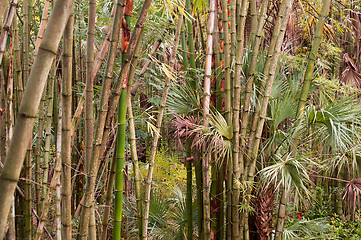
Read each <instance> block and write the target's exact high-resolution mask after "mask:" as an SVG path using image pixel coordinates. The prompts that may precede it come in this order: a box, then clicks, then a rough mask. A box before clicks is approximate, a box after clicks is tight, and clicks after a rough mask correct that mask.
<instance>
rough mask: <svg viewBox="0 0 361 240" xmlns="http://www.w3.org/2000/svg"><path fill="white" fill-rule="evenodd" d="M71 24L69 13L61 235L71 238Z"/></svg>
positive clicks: (66, 48) (64, 54)
mask: <svg viewBox="0 0 361 240" xmlns="http://www.w3.org/2000/svg"><path fill="white" fill-rule="evenodd" d="M73 25H74V16H73V14H71V15H70V17H69V21H68V23H67V25H66V28H65V31H64V52H63V78H62V89H61V90H62V94H61V96H62V115H63V116H62V137H61V162H62V173H63V174H62V178H61V185H62V192H61V195H62V196H61V199H62V206H61V211H62V214H61V216H62V220H61V222H62V237H63V239H66V240H71V239H72V223H71V208H72V205H71V195H72V189H71V143H72V142H71V137H72V136H71V127H72V125H71V117H72V116H71V110H72V75H73V73H72V59H73Z"/></svg>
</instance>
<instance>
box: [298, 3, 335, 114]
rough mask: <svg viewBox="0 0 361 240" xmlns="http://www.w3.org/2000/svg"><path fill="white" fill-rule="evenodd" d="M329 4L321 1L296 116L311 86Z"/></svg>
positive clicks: (304, 103) (301, 109)
mask: <svg viewBox="0 0 361 240" xmlns="http://www.w3.org/2000/svg"><path fill="white" fill-rule="evenodd" d="M330 6H331V0H324V1H323V5H322V9H321V12H320V14H319V18H318V21H317V25H316V30H315V37H314V39H313V44H312V47H311V51H310V54H309V56H308V61H307V67H306V72H305V77H304V81H303V84H302V90H301V95H300V99H299V102H298V107H297V112H296V114H297V116H296V117H298V116H300V114H301V113H302V112H303V110H304V108H305V105H306V101H307V96H308V92H309V90H310V86H311V82H312V74H313V68H314V66H315V61H316V58H317V53H318V49H319V48H320V45H321V41H322V32H323V29H324V25H325V22H326V17H327V15H328V13H329V11H330Z"/></svg>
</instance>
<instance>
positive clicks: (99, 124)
mask: <svg viewBox="0 0 361 240" xmlns="http://www.w3.org/2000/svg"><path fill="white" fill-rule="evenodd" d="M123 9H124V0H119V1H118V2H117V6H116V10H115V17H114V22H113V30H112V41H111V46H110V51H109V55H108V65H107V68H106V74H105V79H104V81H103V86H102V94H101V100H100V112H99V115H98V117H97V120H96V124H95V125H96V127H95V129H96V131H95V137H94V145H93V148H92V152H90V156H89V163H88V164H89V165H88V167H89V168H88V177H87V186H86V190H85V195H84V206H85V207H83V208H82V213H81V214H82V215H81V217H82V218H83V219H84V220H83V221H87V220H86V219H87V218H88V216H89V211H88V210H89V209H88V208H89V206H91V205H92V201H93V199H92V195H93V194H94V186H95V178H96V174H97V172H98V159H99V154H100V145H101V140H102V137H103V131H104V123H105V118H106V113H107V106H108V98H109V95H110V85H111V81H112V77H113V68H114V63H115V58H116V51H117V47H118V44H119V30H120V20H121V15H122V13H123ZM92 144H93V143H92ZM89 150H90V149H89ZM86 232H87V225H84V226H82V227H81V231H80V235H79V237H80V238H86V236H87V234H86Z"/></svg>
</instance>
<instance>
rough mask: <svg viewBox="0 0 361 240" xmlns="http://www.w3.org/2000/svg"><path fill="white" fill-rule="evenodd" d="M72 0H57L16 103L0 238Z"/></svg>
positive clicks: (0, 195)
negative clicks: (20, 98) (26, 83)
mask: <svg viewBox="0 0 361 240" xmlns="http://www.w3.org/2000/svg"><path fill="white" fill-rule="evenodd" d="M72 4H73V1H72V0H64V1H61V2H60V1H57V2H56V4H55V6H54V11H53V12H52V16H51V17H50V20H49V24H48V26H49V27H48V28H47V29H46V30H45V34H44V38H43V41H42V43H41V45H40V48H39V52H38V55H37V57H36V58H35V62H34V64H33V68H32V71H31V73H30V76H29V79H28V89H26V90H25V92H24V96H23V101H22V102H21V104H20V109H19V114H18V117H17V121H16V124H15V127H14V134H13V138H12V140H11V143H10V146H9V150H8V151H9V154H8V155H7V156H6V159H5V164H4V168H3V170H2V173H1V175H0V239H2V238H3V236H4V229H5V224H6V219H7V216H8V213H9V209H10V205H11V201H12V196H13V194H14V190H15V188H16V184H17V181H18V178H19V175H20V170H21V167H22V165H23V163H24V158H25V154H26V147H27V145H28V143H29V140H30V139H31V135H32V129H33V125H34V122H35V116H36V113H37V109H38V106H39V102H40V98H41V93H42V92H43V89H44V85H45V81H46V78H47V75H48V73H49V70H50V68H51V64H52V60H53V59H54V58H55V56H56V51H57V47H58V44H59V42H60V38H61V36H62V32H63V31H64V28H65V24H66V22H67V21H68V18H69V15H70V11H71V7H72Z"/></svg>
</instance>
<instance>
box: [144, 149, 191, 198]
mask: <svg viewBox="0 0 361 240" xmlns="http://www.w3.org/2000/svg"><path fill="white" fill-rule="evenodd" d="M147 171H148V164H147V163H144V164H141V165H140V172H141V176H142V177H141V178H142V179H145V177H146V174H147ZM186 178H187V172H186V169H185V167H184V164H182V163H181V162H180V157H179V156H178V155H177V154H175V153H172V152H170V151H169V150H168V149H167V148H166V147H162V148H161V149H160V150H159V151H157V153H156V156H155V162H154V174H153V182H154V184H155V185H157V186H158V187H159V188H160V189H163V191H162V193H163V194H166V193H167V191H166V190H167V189H168V190H169V189H173V188H174V187H175V186H178V187H179V188H180V189H183V190H185V186H186Z"/></svg>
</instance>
